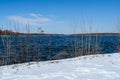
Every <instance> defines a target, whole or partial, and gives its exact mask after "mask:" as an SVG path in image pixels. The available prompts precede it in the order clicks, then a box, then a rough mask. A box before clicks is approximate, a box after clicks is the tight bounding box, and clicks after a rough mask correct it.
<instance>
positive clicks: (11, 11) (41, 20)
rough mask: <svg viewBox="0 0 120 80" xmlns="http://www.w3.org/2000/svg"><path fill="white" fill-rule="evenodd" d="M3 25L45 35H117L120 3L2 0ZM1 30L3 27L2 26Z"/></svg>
mask: <svg viewBox="0 0 120 80" xmlns="http://www.w3.org/2000/svg"><path fill="white" fill-rule="evenodd" d="M0 10H1V11H0V25H2V26H4V29H6V28H7V29H11V30H15V29H14V27H13V26H10V25H13V23H14V22H16V24H19V31H20V32H26V30H25V28H26V27H25V25H26V24H28V23H29V24H30V31H31V32H37V29H38V28H39V27H41V28H42V29H43V30H44V31H45V33H63V34H70V33H73V32H74V28H75V27H74V26H75V24H76V33H81V27H82V28H83V27H84V32H89V28H90V25H91V26H92V32H96V31H97V32H116V31H117V27H116V26H117V25H118V24H117V23H118V17H119V16H120V0H0ZM1 28H2V27H1Z"/></svg>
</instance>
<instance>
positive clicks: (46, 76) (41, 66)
mask: <svg viewBox="0 0 120 80" xmlns="http://www.w3.org/2000/svg"><path fill="white" fill-rule="evenodd" d="M0 80H120V53H114V54H99V55H88V56H82V57H76V58H70V59H62V60H54V61H46V62H31V63H30V65H29V64H28V63H23V64H17V65H8V66H2V67H0Z"/></svg>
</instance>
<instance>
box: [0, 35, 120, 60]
mask: <svg viewBox="0 0 120 80" xmlns="http://www.w3.org/2000/svg"><path fill="white" fill-rule="evenodd" d="M119 45H120V38H119V37H118V36H97V37H96V36H69V35H66V36H1V37H0V61H3V59H2V57H5V58H6V61H8V60H9V59H10V60H11V61H12V62H15V61H18V60H19V61H20V62H25V61H26V58H27V59H28V60H29V61H34V60H40V61H46V60H50V59H52V57H54V56H56V55H57V54H61V53H62V52H66V53H67V54H66V55H65V56H63V57H60V58H71V57H75V55H74V53H77V54H81V52H82V54H83V55H89V54H105V53H114V52H118V51H119V47H120V46H119ZM8 56H9V57H8ZM56 59H57V58H56ZM21 60H22V61H21Z"/></svg>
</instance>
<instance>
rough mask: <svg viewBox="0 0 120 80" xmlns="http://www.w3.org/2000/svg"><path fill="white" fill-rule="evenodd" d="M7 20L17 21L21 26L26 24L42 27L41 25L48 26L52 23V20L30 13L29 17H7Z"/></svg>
mask: <svg viewBox="0 0 120 80" xmlns="http://www.w3.org/2000/svg"><path fill="white" fill-rule="evenodd" d="M7 18H8V19H9V20H13V21H17V22H19V23H22V24H28V23H30V24H31V25H41V24H42V25H43V24H49V23H51V22H52V19H50V18H47V17H44V16H42V15H41V14H34V13H30V14H29V17H23V16H15V15H14V16H8V17H7Z"/></svg>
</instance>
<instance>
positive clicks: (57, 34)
mask: <svg viewBox="0 0 120 80" xmlns="http://www.w3.org/2000/svg"><path fill="white" fill-rule="evenodd" d="M0 35H8V36H12V35H15V36H19V35H36V36H37V35H38V36H59V35H65V34H59V33H55V34H48V33H20V32H14V31H11V30H7V29H6V30H1V29H0ZM68 35H71V36H81V35H83V36H96V35H97V36H120V33H78V34H68Z"/></svg>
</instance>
